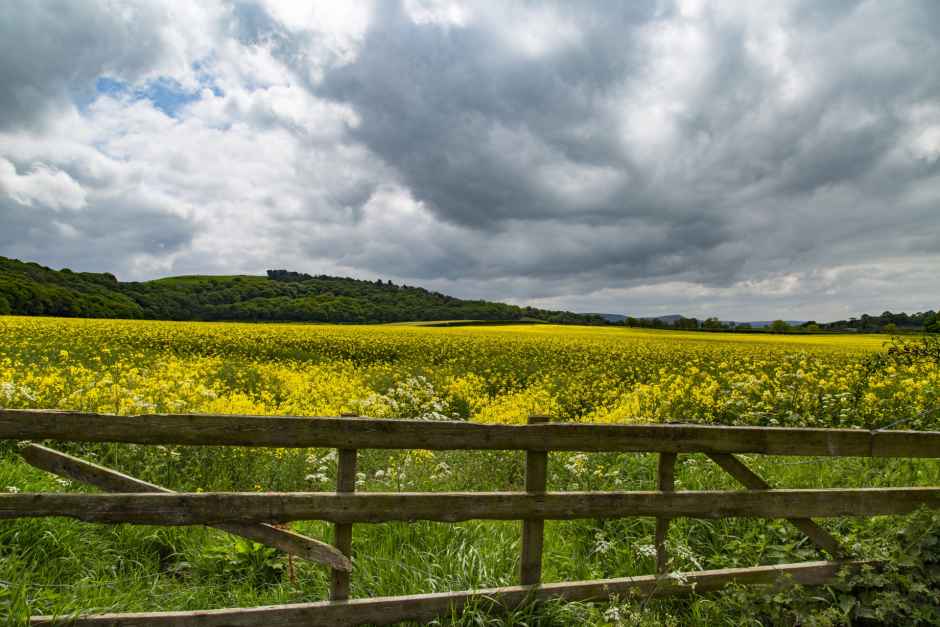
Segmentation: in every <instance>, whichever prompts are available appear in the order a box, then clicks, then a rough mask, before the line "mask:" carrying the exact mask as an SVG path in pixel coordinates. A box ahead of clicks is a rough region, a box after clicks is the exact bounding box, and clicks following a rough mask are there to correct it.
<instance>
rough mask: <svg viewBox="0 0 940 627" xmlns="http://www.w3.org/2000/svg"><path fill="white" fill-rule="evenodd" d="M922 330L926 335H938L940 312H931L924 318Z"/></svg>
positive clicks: (939, 331) (939, 330)
mask: <svg viewBox="0 0 940 627" xmlns="http://www.w3.org/2000/svg"><path fill="white" fill-rule="evenodd" d="M924 330H925V331H927V333H940V312H935V311H931V312H929V315H927V316H925V318H924Z"/></svg>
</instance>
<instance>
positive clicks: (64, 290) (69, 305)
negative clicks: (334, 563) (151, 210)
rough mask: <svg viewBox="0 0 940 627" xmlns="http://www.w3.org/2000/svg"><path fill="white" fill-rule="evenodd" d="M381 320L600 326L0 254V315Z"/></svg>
mask: <svg viewBox="0 0 940 627" xmlns="http://www.w3.org/2000/svg"><path fill="white" fill-rule="evenodd" d="M2 314H22V315H36V316H43V315H45V316H65V317H78V318H132V319H152V320H232V321H251V322H260V321H272V322H273V321H283V322H350V323H381V322H403V321H410V320H507V321H512V320H526V319H530V320H533V321H543V322H554V323H565V324H567V323H576V324H603V323H604V321H603V320H602V319H601V318H600V317H599V316H595V315H584V314H574V313H571V312H566V311H548V310H544V309H536V308H533V307H518V306H516V305H508V304H505V303H495V302H490V301H484V300H463V299H459V298H454V297H452V296H447V295H446V294H441V293H439V292H432V291H429V290H426V289H424V288H421V287H411V286H407V285H395V284H393V283H392V282H391V281H381V280H376V281H366V280H359V279H351V278H344V277H333V276H326V275H318V276H312V275H309V274H302V273H298V272H290V271H287V270H269V271H268V273H267V276H243V275H239V276H183V277H172V278H166V279H158V280H155V281H145V282H121V281H118V280H117V278H116V277H115V276H114V275H113V274H110V273H91V272H73V271H71V270H69V269H68V268H64V269H62V270H53V269H51V268H47V267H45V266H41V265H39V264H36V263H31V262H23V261H19V260H17V259H10V258H7V257H0V315H2Z"/></svg>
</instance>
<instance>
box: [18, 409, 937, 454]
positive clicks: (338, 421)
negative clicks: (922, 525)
mask: <svg viewBox="0 0 940 627" xmlns="http://www.w3.org/2000/svg"><path fill="white" fill-rule="evenodd" d="M0 439H19V440H43V439H48V440H72V441H76V442H128V443H136V444H196V445H213V444H214V445H229V446H261V447H279V448H307V447H322V448H337V449H350V450H354V449H430V450H467V449H472V450H517V451H582V452H647V453H753V454H763V455H811V456H823V457H940V432H935V431H931V432H922V431H866V430H862V429H789V428H783V427H723V426H705V425H687V424H661V425H660V424H657V425H646V424H643V425H607V424H564V423H545V424H529V425H493V424H474V423H469V422H450V421H440V422H438V421H426V420H376V419H371V418H350V417H338V418H332V417H310V418H302V417H285V416H227V415H201V414H196V415H179V414H150V415H140V416H117V415H111V414H93V413H79V412H69V411H48V410H19V409H3V410H0Z"/></svg>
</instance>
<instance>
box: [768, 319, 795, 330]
mask: <svg viewBox="0 0 940 627" xmlns="http://www.w3.org/2000/svg"><path fill="white" fill-rule="evenodd" d="M770 330H771V331H772V332H773V333H786V332H787V331H789V330H790V325H789V324H787V323H786V322H784V321H783V320H774V321H773V322H771V323H770Z"/></svg>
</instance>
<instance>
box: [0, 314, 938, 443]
mask: <svg viewBox="0 0 940 627" xmlns="http://www.w3.org/2000/svg"><path fill="white" fill-rule="evenodd" d="M885 339H886V337H885V336H864V335H858V336H846V335H842V336H819V335H817V336H812V335H810V336H775V335H763V334H749V335H748V334H726V333H715V334H710V333H708V334H707V333H679V332H668V331H648V330H635V329H625V328H592V327H570V326H564V327H562V326H550V325H533V326H505V327H456V328H427V327H420V326H409V325H385V326H341V325H296V324H295V325H281V324H271V325H250V324H219V323H188V322H138V321H119V320H71V319H54V318H23V317H4V318H0V405H3V406H7V407H46V408H68V409H76V410H86V411H98V412H116V413H122V414H138V413H151V412H160V413H177V412H200V413H232V414H236V413H237V414H282V415H338V414H339V413H341V412H357V413H359V414H361V415H369V416H378V417H400V418H424V419H444V418H456V419H463V420H473V421H480V422H501V423H519V422H523V421H524V420H525V417H526V416H527V415H528V414H530V413H545V414H551V415H552V416H555V417H557V419H559V420H565V421H592V422H703V423H725V424H759V425H785V426H795V425H811V426H840V427H841V426H852V427H868V428H872V427H879V426H884V425H887V424H890V423H894V422H896V421H898V420H906V421H907V422H908V423H909V424H908V426H909V427H914V428H928V427H935V420H936V419H935V418H932V417H931V414H930V412H929V411H926V410H929V409H930V408H932V407H934V406H936V405H938V404H940V403H938V395H940V370H938V369H937V368H936V366H934V365H930V364H925V363H920V364H915V365H909V366H896V367H895V366H891V367H888V368H883V369H880V370H878V371H876V372H869V371H867V370H866V368H865V360H866V357H868V356H869V355H871V354H872V353H873V352H876V351H879V350H881V349H882V346H883V344H884V341H885Z"/></svg>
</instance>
